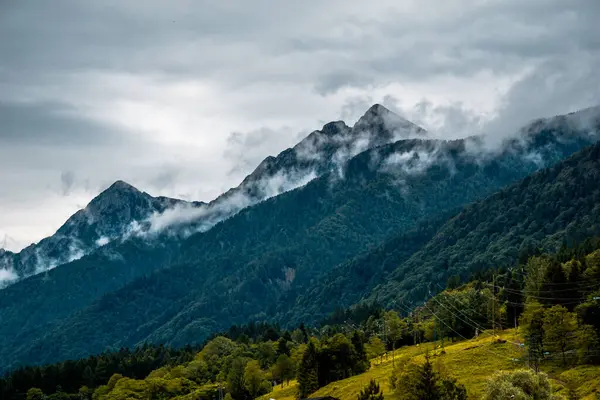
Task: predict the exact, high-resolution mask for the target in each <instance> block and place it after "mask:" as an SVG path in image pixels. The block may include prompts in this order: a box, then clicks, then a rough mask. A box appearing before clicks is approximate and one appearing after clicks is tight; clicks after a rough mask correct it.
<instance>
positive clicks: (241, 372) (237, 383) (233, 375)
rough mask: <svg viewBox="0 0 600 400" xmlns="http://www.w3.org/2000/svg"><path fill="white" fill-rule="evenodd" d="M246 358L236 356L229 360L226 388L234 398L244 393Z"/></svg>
mask: <svg viewBox="0 0 600 400" xmlns="http://www.w3.org/2000/svg"><path fill="white" fill-rule="evenodd" d="M247 363H248V359H246V358H241V357H236V358H234V359H233V361H232V362H231V367H230V368H229V373H228V374H227V390H228V391H229V393H231V396H233V398H234V399H237V400H240V399H243V398H245V395H246V380H245V369H246V364H247Z"/></svg>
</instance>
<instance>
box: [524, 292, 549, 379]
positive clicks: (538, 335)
mask: <svg viewBox="0 0 600 400" xmlns="http://www.w3.org/2000/svg"><path fill="white" fill-rule="evenodd" d="M519 320H520V324H521V327H522V329H523V335H524V337H525V341H526V342H527V345H528V347H527V350H528V356H529V365H530V367H531V368H533V369H534V371H536V372H538V371H539V364H540V360H541V358H542V352H543V350H542V339H543V337H544V307H543V306H542V305H541V304H540V303H537V302H531V303H527V304H526V305H525V310H524V311H523V313H522V314H521V317H520V319H519Z"/></svg>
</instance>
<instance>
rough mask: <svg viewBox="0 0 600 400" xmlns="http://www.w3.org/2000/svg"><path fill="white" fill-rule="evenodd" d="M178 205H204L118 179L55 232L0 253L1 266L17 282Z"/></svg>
mask: <svg viewBox="0 0 600 400" xmlns="http://www.w3.org/2000/svg"><path fill="white" fill-rule="evenodd" d="M176 205H187V206H190V207H198V206H200V204H199V203H188V202H185V201H183V200H177V199H171V198H167V197H152V196H150V195H149V194H148V193H145V192H141V191H139V190H137V189H136V188H135V187H133V186H131V185H129V184H128V183H125V182H123V181H117V182H115V183H114V184H112V185H111V186H110V187H109V188H107V189H106V190H104V191H103V192H102V193H100V194H99V195H98V196H97V197H95V198H94V199H93V200H92V201H91V202H90V203H89V204H88V205H87V206H86V207H85V208H84V209H82V210H79V211H77V212H76V213H75V214H74V215H73V216H71V217H70V218H69V219H68V220H67V221H66V222H65V223H64V224H63V225H62V226H61V227H60V228H59V229H58V231H57V232H56V233H55V234H54V235H52V236H50V237H48V238H45V239H42V240H41V241H40V242H39V243H37V244H32V245H30V246H28V247H26V248H25V249H23V250H21V251H20V252H19V253H16V254H15V253H11V252H0V269H4V270H6V271H11V272H12V273H13V274H14V275H13V276H14V279H12V281H13V282H14V280H17V279H23V278H26V277H28V276H31V275H35V274H38V273H40V272H44V271H48V270H50V269H52V268H55V267H56V266H58V265H61V264H65V263H68V262H72V261H75V260H78V259H80V258H81V257H83V256H84V255H86V254H89V253H91V252H92V251H94V250H96V249H97V248H99V247H102V246H104V245H106V244H108V243H110V242H111V241H113V240H116V239H119V240H120V239H122V238H123V237H124V236H126V235H127V233H128V231H129V230H130V229H131V227H132V224H134V223H136V222H141V221H144V220H146V219H147V218H148V217H149V216H151V215H152V214H154V213H162V212H164V211H165V210H166V209H169V208H172V207H174V206H176ZM4 282H5V284H9V283H12V282H9V281H8V280H5V281H4ZM1 285H2V282H1V281H0V287H1Z"/></svg>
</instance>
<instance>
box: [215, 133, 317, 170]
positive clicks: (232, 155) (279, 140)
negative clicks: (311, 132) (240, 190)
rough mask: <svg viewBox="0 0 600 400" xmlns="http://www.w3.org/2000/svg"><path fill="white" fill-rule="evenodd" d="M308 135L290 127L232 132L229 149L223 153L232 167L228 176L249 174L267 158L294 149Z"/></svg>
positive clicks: (228, 142)
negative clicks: (287, 149)
mask: <svg viewBox="0 0 600 400" xmlns="http://www.w3.org/2000/svg"><path fill="white" fill-rule="evenodd" d="M306 135H307V134H306V133H303V132H301V133H298V132H295V131H294V130H293V129H292V128H290V127H280V128H278V129H270V128H266V127H262V128H259V129H256V130H253V131H249V132H232V133H231V134H229V136H228V137H227V148H226V149H225V151H224V152H223V157H225V158H226V159H227V160H229V161H230V163H231V165H232V167H231V168H230V170H229V171H228V174H229V175H236V176H239V175H240V174H244V173H247V172H248V171H251V170H252V169H253V168H255V167H256V166H257V165H258V164H260V162H261V161H262V160H264V159H265V158H266V157H267V156H270V155H276V154H278V153H279V152H281V151H282V150H284V149H286V148H289V147H292V146H293V145H295V144H296V143H297V142H298V141H299V140H301V138H302V137H303V136H306Z"/></svg>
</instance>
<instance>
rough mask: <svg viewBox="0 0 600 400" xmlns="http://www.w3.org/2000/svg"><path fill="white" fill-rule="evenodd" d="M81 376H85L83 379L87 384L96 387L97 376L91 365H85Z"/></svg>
mask: <svg viewBox="0 0 600 400" xmlns="http://www.w3.org/2000/svg"><path fill="white" fill-rule="evenodd" d="M81 377H82V378H83V381H84V382H85V384H86V385H87V386H89V387H94V382H95V378H94V371H92V367H90V366H89V365H88V366H87V367H85V369H84V370H83V373H82V374H81Z"/></svg>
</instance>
